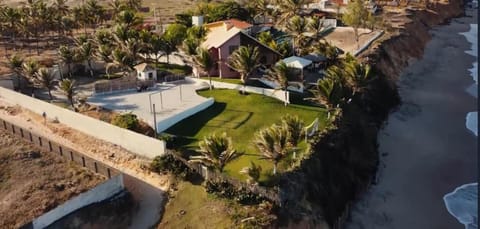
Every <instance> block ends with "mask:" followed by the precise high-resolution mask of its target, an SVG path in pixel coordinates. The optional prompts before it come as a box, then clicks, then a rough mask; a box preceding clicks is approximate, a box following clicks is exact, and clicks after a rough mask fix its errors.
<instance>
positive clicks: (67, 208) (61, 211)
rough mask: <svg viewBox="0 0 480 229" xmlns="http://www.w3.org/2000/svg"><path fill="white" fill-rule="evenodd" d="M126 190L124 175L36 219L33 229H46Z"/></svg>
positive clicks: (33, 222)
mask: <svg viewBox="0 0 480 229" xmlns="http://www.w3.org/2000/svg"><path fill="white" fill-rule="evenodd" d="M124 189H125V186H124V184H123V175H122V174H120V175H117V176H115V177H113V178H111V179H109V180H107V181H105V182H103V183H102V184H100V185H97V186H96V187H95V188H93V189H90V190H88V191H87V192H84V193H81V194H80V195H78V196H76V197H74V198H73V199H71V200H69V201H67V202H65V203H63V204H61V205H59V206H57V207H56V208H54V209H53V210H51V211H49V212H47V213H45V214H43V215H41V216H39V217H38V218H36V219H34V220H33V221H32V226H33V229H37V228H38V229H41V228H45V227H47V226H49V225H50V224H52V223H54V222H55V221H57V220H59V219H61V218H63V217H64V216H66V215H68V214H70V213H72V212H74V211H76V210H78V209H80V208H83V207H85V206H88V205H90V204H94V203H98V202H101V201H104V200H106V199H109V198H111V197H112V196H115V195H116V194H118V193H119V192H121V191H123V190H124Z"/></svg>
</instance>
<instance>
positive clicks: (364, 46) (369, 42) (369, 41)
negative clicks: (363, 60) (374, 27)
mask: <svg viewBox="0 0 480 229" xmlns="http://www.w3.org/2000/svg"><path fill="white" fill-rule="evenodd" d="M382 35H383V30H382V31H379V32H377V34H376V35H375V36H374V37H372V38H370V40H368V41H367V43H365V44H364V45H363V46H362V47H360V48H359V49H357V50H356V51H355V52H353V56H358V55H359V54H360V53H362V52H363V51H365V49H367V48H368V46H370V45H371V44H372V43H373V42H374V41H375V40H376V39H378V38H379V37H380V36H382Z"/></svg>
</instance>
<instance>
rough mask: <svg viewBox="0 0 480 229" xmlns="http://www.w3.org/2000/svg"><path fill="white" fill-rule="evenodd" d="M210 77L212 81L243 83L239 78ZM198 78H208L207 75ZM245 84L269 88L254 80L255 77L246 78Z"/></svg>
mask: <svg viewBox="0 0 480 229" xmlns="http://www.w3.org/2000/svg"><path fill="white" fill-rule="evenodd" d="M211 78H212V81H218V82H223V83H232V84H240V85H243V83H242V81H241V80H240V79H225V78H219V77H218V76H212V77H211ZM200 79H203V80H208V77H206V76H205V77H200ZM247 86H252V87H263V88H270V87H268V86H267V85H265V84H263V83H262V82H260V81H258V80H255V79H248V80H247Z"/></svg>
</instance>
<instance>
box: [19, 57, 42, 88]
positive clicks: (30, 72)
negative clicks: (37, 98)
mask: <svg viewBox="0 0 480 229" xmlns="http://www.w3.org/2000/svg"><path fill="white" fill-rule="evenodd" d="M39 68H40V65H39V64H38V62H37V61H35V60H28V61H26V62H24V63H23V64H22V72H23V76H24V77H25V78H26V79H27V82H28V83H29V84H30V86H31V87H32V96H33V95H34V93H35V74H36V73H37V71H38V69H39Z"/></svg>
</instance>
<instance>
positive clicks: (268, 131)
mask: <svg viewBox="0 0 480 229" xmlns="http://www.w3.org/2000/svg"><path fill="white" fill-rule="evenodd" d="M253 142H254V144H255V146H256V147H257V149H258V150H259V151H260V153H261V154H262V159H267V160H270V161H272V162H273V174H274V175H275V174H277V165H278V163H279V162H280V161H281V160H282V159H283V158H284V157H285V156H287V155H288V153H290V151H291V147H290V146H289V144H288V132H287V130H285V129H284V128H281V127H280V126H277V125H273V126H271V127H268V128H265V129H263V130H260V131H259V132H257V133H256V134H255V138H254V141H253Z"/></svg>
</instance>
